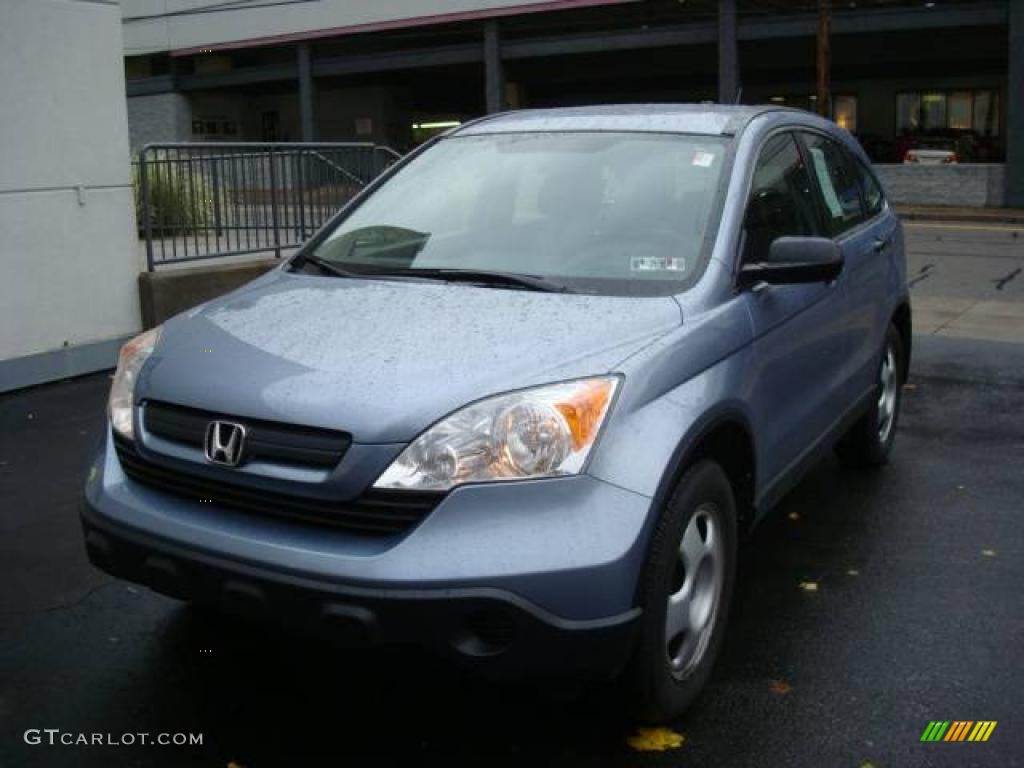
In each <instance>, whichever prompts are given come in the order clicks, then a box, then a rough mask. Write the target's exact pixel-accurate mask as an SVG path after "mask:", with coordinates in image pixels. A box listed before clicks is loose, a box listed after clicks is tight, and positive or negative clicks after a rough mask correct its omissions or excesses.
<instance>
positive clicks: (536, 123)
mask: <svg viewBox="0 0 1024 768" xmlns="http://www.w3.org/2000/svg"><path fill="white" fill-rule="evenodd" d="M774 112H783V113H791V115H792V116H793V117H794V118H800V119H799V120H797V122H803V123H809V124H817V123H818V122H820V123H825V121H824V120H821V118H818V117H817V116H815V115H812V114H811V113H809V112H804V111H803V110H799V109H792V108H789V107H778V106H771V105H763V106H731V105H722V104H612V105H602V106H593V107H560V108H557V109H524V110H517V111H513V112H502V113H499V114H496V115H489V116H487V117H483V118H480V119H479V120H474V121H472V122H470V123H466V124H465V125H463V126H461V127H459V128H456V129H454V130H452V131H451V132H450V134H449V135H457V136H474V135H482V134H489V133H530V132H534V131H639V132H649V133H688V134H698V135H706V136H729V135H735V134H736V133H739V132H740V131H741V130H742V129H743V127H744V126H745V125H746V124H747V123H749V122H750V121H751V120H753V119H754V118H755V117H758V116H760V115H763V114H766V113H774Z"/></svg>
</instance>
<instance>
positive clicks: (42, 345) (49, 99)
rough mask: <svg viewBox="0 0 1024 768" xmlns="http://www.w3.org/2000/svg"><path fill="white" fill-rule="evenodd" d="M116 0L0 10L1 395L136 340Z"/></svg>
mask: <svg viewBox="0 0 1024 768" xmlns="http://www.w3.org/2000/svg"><path fill="white" fill-rule="evenodd" d="M121 45H122V41H121V22H120V8H119V6H118V3H117V0H3V2H0V72H2V73H3V78H2V79H0V103H2V104H3V105H4V109H3V119H2V120H0V158H2V159H3V162H0V233H2V236H0V269H2V272H0V391H4V390H7V389H13V388H16V387H20V386H27V385H29V384H34V383H38V382H39V381H45V380H49V379H54V378H60V377H62V376H67V375H74V374H78V373H83V372H85V371H86V370H98V369H101V368H104V367H109V366H110V365H112V364H113V362H114V360H115V353H116V348H117V346H118V344H119V342H120V340H122V339H123V338H124V337H125V336H126V335H129V334H131V333H133V332H135V331H136V330H137V329H138V328H139V324H140V323H139V308H138V292H137V289H136V276H137V274H138V256H137V253H136V244H135V225H134V211H133V204H132V191H131V184H130V170H129V154H128V124H127V119H126V115H125V98H124V88H125V85H124V70H123V66H124V65H123V60H122V55H121V52H122V47H121Z"/></svg>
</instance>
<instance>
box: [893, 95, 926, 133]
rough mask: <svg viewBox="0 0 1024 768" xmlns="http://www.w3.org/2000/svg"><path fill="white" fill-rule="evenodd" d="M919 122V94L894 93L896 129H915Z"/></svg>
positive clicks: (907, 130) (902, 130)
mask: <svg viewBox="0 0 1024 768" xmlns="http://www.w3.org/2000/svg"><path fill="white" fill-rule="evenodd" d="M920 122H921V94H919V93H899V94H897V95H896V129H897V130H898V131H900V132H901V133H906V132H909V131H916V130H917V129H918V128H919V127H920Z"/></svg>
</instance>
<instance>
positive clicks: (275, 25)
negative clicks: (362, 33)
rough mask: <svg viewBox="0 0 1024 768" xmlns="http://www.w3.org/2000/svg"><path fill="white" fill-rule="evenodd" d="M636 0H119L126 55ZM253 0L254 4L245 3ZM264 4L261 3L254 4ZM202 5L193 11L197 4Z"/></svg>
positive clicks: (251, 2) (633, 0) (635, 0)
mask: <svg viewBox="0 0 1024 768" xmlns="http://www.w3.org/2000/svg"><path fill="white" fill-rule="evenodd" d="M637 1H638V0H317V2H309V3H287V4H281V5H278V6H274V5H272V4H269V3H266V2H260V1H259V0H239V2H236V3H232V4H224V7H223V8H222V9H220V10H217V11H215V12H211V11H210V10H209V8H210V6H212V5H214V3H211V2H210V0H124V3H123V5H124V22H125V37H124V53H125V55H127V56H137V55H141V54H145V53H154V52H157V51H167V50H181V49H190V48H200V47H203V46H217V47H221V48H223V47H225V44H227V46H228V47H230V44H231V43H236V42H240V41H243V40H255V39H260V38H266V37H276V36H279V35H295V34H308V33H318V32H323V31H325V30H341V31H343V30H345V29H349V30H351V31H359V30H360V28H364V29H365V28H372V29H379V28H382V27H387V26H389V25H399V26H407V25H412V24H426V23H434V22H439V21H445V20H451V19H458V18H465V17H467V16H469V17H482V16H491V15H494V16H506V15H511V14H515V13H526V12H530V11H542V10H543V11H548V10H556V9H560V8H578V7H581V6H588V5H607V4H612V3H619V2H637ZM247 5H252V6H254V7H251V8H249V7H246V6H247ZM260 5H262V6H263V7H262V8H260V7H258V6H260ZM204 7H205V9H204V10H203V12H201V13H195V11H196V10H197V9H203V8H204Z"/></svg>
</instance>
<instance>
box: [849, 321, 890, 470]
mask: <svg viewBox="0 0 1024 768" xmlns="http://www.w3.org/2000/svg"><path fill="white" fill-rule="evenodd" d="M904 370H905V363H904V357H903V338H902V337H901V336H900V332H899V331H898V330H897V329H896V326H895V325H890V326H889V330H888V332H887V333H886V336H885V346H884V348H883V349H882V354H881V359H880V361H879V364H878V380H877V382H878V383H877V389H876V392H875V398H874V400H872V403H871V407H870V408H869V409H868V411H867V413H865V414H864V415H863V416H862V417H861V418H860V420H859V421H858V422H857V423H856V424H854V425H853V427H852V428H851V429H850V431H849V432H847V433H846V435H845V436H843V438H842V439H841V440H840V441H839V443H838V444H837V445H836V453H837V454H838V455H839V458H840V459H842V460H843V462H845V463H846V464H849V465H851V466H857V467H877V466H881V465H882V464H885V463H886V462H887V461H888V460H889V452H890V451H891V450H892V444H893V441H894V440H895V438H896V422H897V421H898V420H899V415H900V402H901V398H902V394H903V378H904V377H903V371H904Z"/></svg>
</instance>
